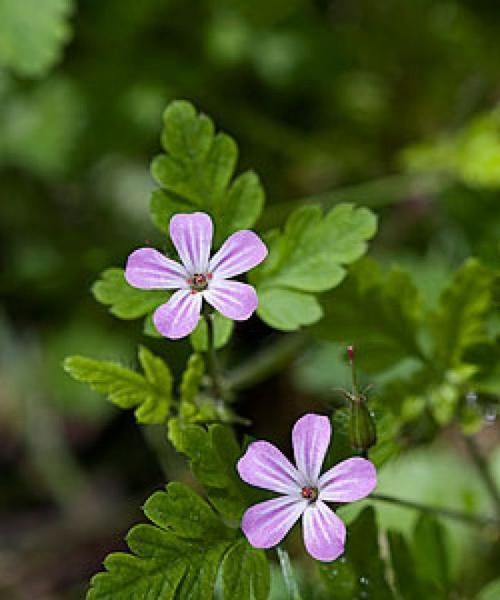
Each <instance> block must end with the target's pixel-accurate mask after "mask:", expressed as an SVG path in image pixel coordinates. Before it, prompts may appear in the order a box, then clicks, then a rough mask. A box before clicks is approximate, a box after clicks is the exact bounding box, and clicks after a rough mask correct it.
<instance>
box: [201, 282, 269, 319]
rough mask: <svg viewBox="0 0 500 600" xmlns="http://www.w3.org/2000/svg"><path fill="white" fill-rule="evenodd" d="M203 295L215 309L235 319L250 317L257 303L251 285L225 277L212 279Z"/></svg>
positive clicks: (255, 294) (255, 293)
mask: <svg viewBox="0 0 500 600" xmlns="http://www.w3.org/2000/svg"><path fill="white" fill-rule="evenodd" d="M203 296H204V298H205V300H206V301H207V302H209V303H210V304H211V305H212V306H213V307H214V308H215V309H216V310H218V311H219V312H220V313H222V314H223V315H224V316H225V317H227V318H228V319H233V320H235V321H245V320H246V319H248V318H250V317H251V316H252V313H253V312H254V310H255V309H256V308H257V304H258V303H259V300H258V298H257V292H256V291H255V289H254V288H253V287H252V286H251V285H248V284H247V283H240V282H239V281H229V280H226V279H220V280H217V279H214V280H212V281H211V282H210V283H209V285H208V289H207V290H206V291H205V292H203Z"/></svg>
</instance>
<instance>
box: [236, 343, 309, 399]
mask: <svg viewBox="0 0 500 600" xmlns="http://www.w3.org/2000/svg"><path fill="white" fill-rule="evenodd" d="M306 344H307V338H306V337H305V336H304V335H302V334H298V333H297V334H294V335H285V336H282V337H280V338H279V339H278V341H277V342H275V343H274V344H272V345H270V346H268V347H266V348H265V349H264V350H261V351H260V352H258V353H257V354H255V355H253V356H252V358H251V359H250V360H249V361H248V362H246V363H244V364H243V365H241V366H239V367H236V368H235V369H233V371H232V373H231V374H230V375H229V376H228V379H227V383H228V385H229V387H230V388H231V389H232V390H234V391H238V390H243V389H246V388H249V387H252V386H254V385H256V384H257V383H260V382H261V381H265V380H266V379H268V378H269V377H270V376H271V375H273V374H274V373H276V372H278V371H280V370H281V369H283V368H285V367H286V366H288V365H289V364H290V363H291V362H292V361H293V359H294V358H295V357H296V356H297V354H299V353H300V352H301V351H302V350H303V349H304V348H305V347H306Z"/></svg>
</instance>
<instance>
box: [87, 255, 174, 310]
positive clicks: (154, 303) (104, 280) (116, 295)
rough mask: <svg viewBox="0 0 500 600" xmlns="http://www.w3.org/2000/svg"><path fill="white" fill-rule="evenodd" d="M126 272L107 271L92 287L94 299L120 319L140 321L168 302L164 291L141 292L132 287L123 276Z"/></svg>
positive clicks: (111, 269) (113, 269)
mask: <svg viewBox="0 0 500 600" xmlns="http://www.w3.org/2000/svg"><path fill="white" fill-rule="evenodd" d="M123 274H124V270H123V269H120V268H116V267H112V268H110V269H106V270H105V271H103V273H102V274H101V277H100V279H98V280H97V281H96V282H95V283H94V285H93V286H92V293H93V295H94V298H95V299H96V300H97V301H98V302H100V303H101V304H104V305H106V306H109V307H110V308H109V311H110V312H111V314H113V315H114V316H115V317H118V318H119V319H138V318H139V317H144V316H145V315H148V314H149V313H151V312H152V311H153V310H155V308H157V307H158V306H160V304H163V303H164V302H166V301H167V300H168V297H169V293H168V292H167V291H163V290H161V291H160V290H139V289H137V288H134V287H132V286H130V285H129V284H128V283H127V282H126V281H125V277H124V276H123Z"/></svg>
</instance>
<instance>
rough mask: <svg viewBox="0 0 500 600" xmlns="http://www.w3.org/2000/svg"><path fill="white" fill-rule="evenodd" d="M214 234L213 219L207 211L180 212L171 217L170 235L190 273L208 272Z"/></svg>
mask: <svg viewBox="0 0 500 600" xmlns="http://www.w3.org/2000/svg"><path fill="white" fill-rule="evenodd" d="M212 235H213V225H212V219H211V218H210V217H209V216H208V215H207V214H205V213H200V212H196V213H188V214H178V215H174V216H173V217H172V218H171V219H170V237H171V238H172V242H173V243H174V246H175V248H176V250H177V252H178V253H179V256H180V258H181V260H182V262H183V264H184V266H185V267H186V269H187V270H188V272H189V274H190V275H194V274H195V273H206V272H207V270H208V262H209V259H210V249H211V247H212Z"/></svg>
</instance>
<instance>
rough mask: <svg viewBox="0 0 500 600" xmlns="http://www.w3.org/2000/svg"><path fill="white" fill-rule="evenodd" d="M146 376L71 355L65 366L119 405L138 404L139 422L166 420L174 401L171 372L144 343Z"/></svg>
mask: <svg viewBox="0 0 500 600" xmlns="http://www.w3.org/2000/svg"><path fill="white" fill-rule="evenodd" d="M139 360H140V362H141V365H142V367H143V369H144V376H143V375H140V374H139V373H136V372H135V371H132V370H131V369H127V368H126V367H123V366H121V365H119V364H117V363H115V362H111V361H103V360H95V359H92V358H86V357H84V356H70V357H68V358H66V360H65V361H64V368H65V370H66V371H67V372H68V373H69V374H70V375H71V376H72V377H73V378H74V379H76V380H78V381H82V382H85V383H88V384H89V385H90V387H91V388H92V389H93V390H95V391H96V392H99V393H100V394H104V395H106V396H107V397H108V399H109V400H110V401H111V402H113V404H115V405H116V406H118V407H120V408H124V409H128V408H133V407H137V408H136V410H135V417H136V419H137V421H138V422H139V423H164V422H165V420H166V418H167V416H168V413H169V411H170V406H171V404H172V376H171V374H170V370H169V369H168V367H167V365H166V364H165V363H164V362H163V360H162V359H161V358H159V357H156V356H154V355H153V354H152V353H151V352H150V351H149V350H147V349H146V348H144V347H142V346H141V347H140V348H139Z"/></svg>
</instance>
